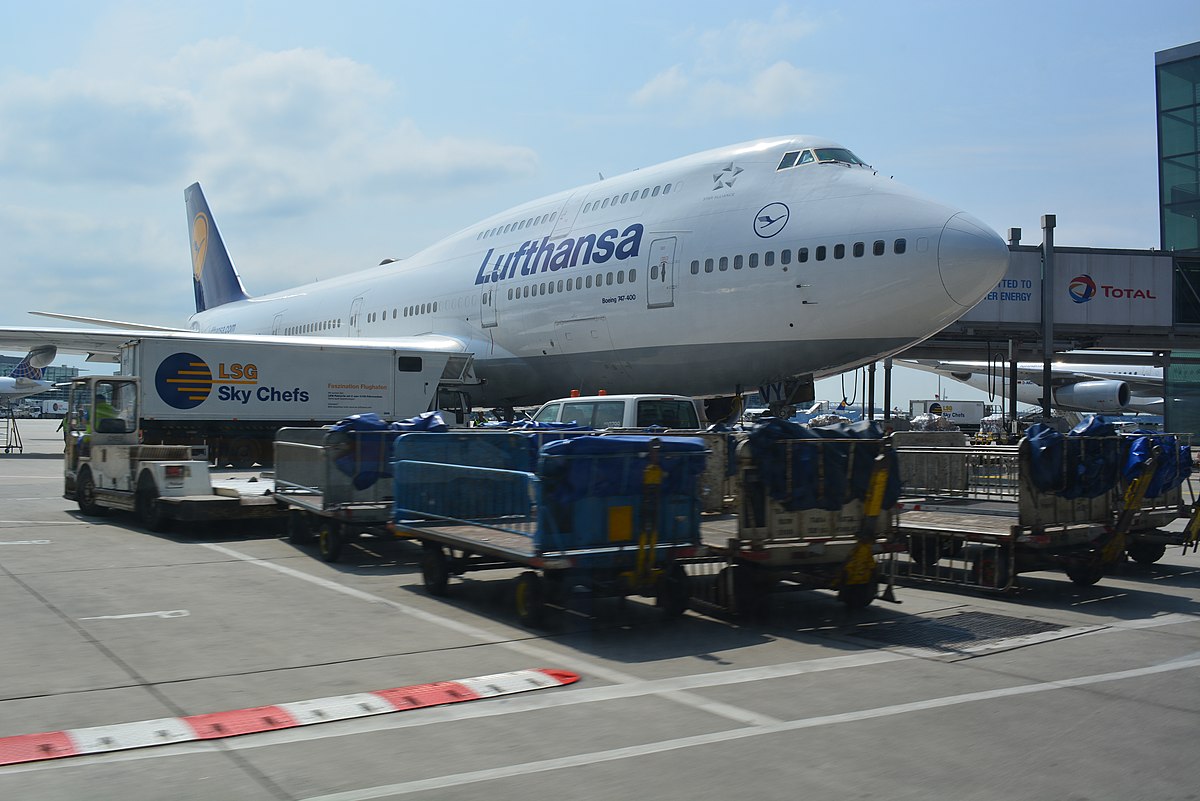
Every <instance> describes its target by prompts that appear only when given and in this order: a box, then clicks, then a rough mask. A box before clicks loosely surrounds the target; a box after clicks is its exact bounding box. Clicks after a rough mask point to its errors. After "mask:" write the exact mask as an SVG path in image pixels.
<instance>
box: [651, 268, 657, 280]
mask: <svg viewBox="0 0 1200 801" xmlns="http://www.w3.org/2000/svg"><path fill="white" fill-rule="evenodd" d="M650 280H651V281H657V280H658V265H657V264H651V265H650Z"/></svg>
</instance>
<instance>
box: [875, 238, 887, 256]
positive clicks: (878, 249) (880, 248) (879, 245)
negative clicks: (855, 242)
mask: <svg viewBox="0 0 1200 801" xmlns="http://www.w3.org/2000/svg"><path fill="white" fill-rule="evenodd" d="M885 250H887V243H886V242H884V241H883V240H882V239H876V240H875V244H873V245H871V252H872V253H874V254H875V255H876V256H882V255H883V252H884V251H885Z"/></svg>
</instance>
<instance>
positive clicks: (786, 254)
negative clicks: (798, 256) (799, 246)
mask: <svg viewBox="0 0 1200 801" xmlns="http://www.w3.org/2000/svg"><path fill="white" fill-rule="evenodd" d="M779 263H780V264H791V263H792V251H791V250H783V251H780V253H779Z"/></svg>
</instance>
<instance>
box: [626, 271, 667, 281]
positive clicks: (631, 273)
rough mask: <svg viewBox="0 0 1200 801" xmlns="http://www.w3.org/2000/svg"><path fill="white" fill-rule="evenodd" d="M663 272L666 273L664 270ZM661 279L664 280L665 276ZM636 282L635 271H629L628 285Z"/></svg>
mask: <svg viewBox="0 0 1200 801" xmlns="http://www.w3.org/2000/svg"><path fill="white" fill-rule="evenodd" d="M663 272H664V273H665V272H666V271H665V270H664V271H663ZM663 278H666V275H664V276H663ZM636 280H637V270H635V269H631V270H630V271H629V283H631V284H632V283H633V282H634V281H636Z"/></svg>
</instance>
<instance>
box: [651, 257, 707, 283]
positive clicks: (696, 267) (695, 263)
mask: <svg viewBox="0 0 1200 801" xmlns="http://www.w3.org/2000/svg"><path fill="white" fill-rule="evenodd" d="M699 274H700V260H699V259H692V275H699ZM650 277H651V278H653V277H654V270H653V269H651V270H650Z"/></svg>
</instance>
